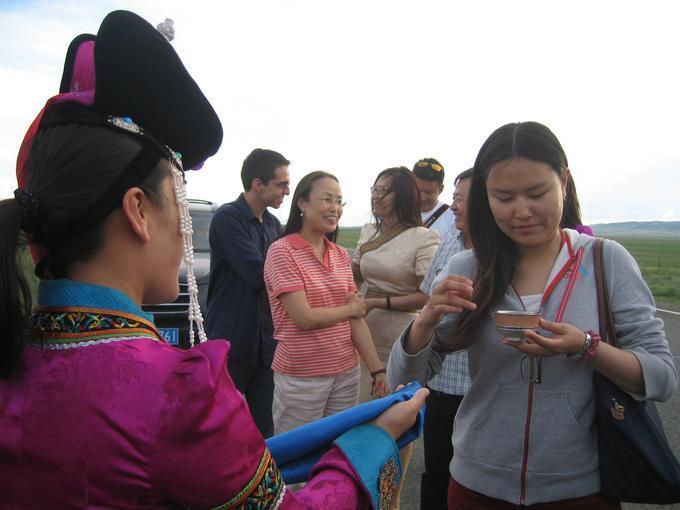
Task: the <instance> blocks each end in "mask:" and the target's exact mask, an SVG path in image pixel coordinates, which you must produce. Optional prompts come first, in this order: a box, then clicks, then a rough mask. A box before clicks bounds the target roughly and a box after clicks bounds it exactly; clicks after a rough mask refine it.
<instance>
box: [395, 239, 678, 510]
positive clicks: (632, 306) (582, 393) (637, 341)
mask: <svg viewBox="0 0 680 510" xmlns="http://www.w3.org/2000/svg"><path fill="white" fill-rule="evenodd" d="M565 232H566V233H567V235H568V236H569V240H570V241H571V243H570V244H571V246H572V249H573V251H574V252H576V251H577V250H578V249H579V248H580V247H584V255H583V259H582V262H581V264H580V267H579V270H578V275H577V277H576V280H575V284H574V288H573V291H572V294H571V297H570V299H569V300H568V302H567V306H566V311H565V313H564V316H563V319H562V322H565V323H568V324H572V325H574V326H576V327H578V328H579V329H582V330H584V331H586V330H593V331H600V330H601V329H602V328H600V325H599V321H598V314H597V292H596V285H595V277H594V268H593V252H592V248H593V246H594V238H592V237H590V236H587V235H582V234H578V233H577V232H575V231H572V230H566V229H565ZM568 244H569V243H565V244H563V246H562V250H561V251H560V254H559V255H558V257H557V259H556V262H555V265H554V266H553V269H552V272H551V275H550V277H549V278H548V282H552V281H553V280H554V278H555V276H557V275H558V274H559V272H560V270H561V269H562V268H563V266H564V265H565V263H566V261H567V260H568V258H569V252H568ZM603 250H604V272H605V275H606V279H607V285H608V291H609V296H610V300H611V307H612V311H613V314H614V322H615V326H616V331H617V338H618V341H619V344H620V346H621V348H623V349H626V350H628V351H630V352H632V353H633V354H634V355H635V356H636V357H637V358H638V360H639V361H640V365H641V366H642V372H643V375H644V380H645V393H644V394H643V395H633V396H634V397H635V398H637V399H639V400H642V399H652V400H659V401H662V400H666V399H668V398H669V397H670V396H671V395H672V394H673V391H674V390H675V388H676V386H677V372H676V370H675V365H674V364H673V358H672V355H671V352H670V349H669V346H668V342H667V341H666V338H665V334H664V329H663V321H662V320H661V319H658V318H656V317H654V310H655V307H654V300H653V298H652V296H651V293H650V292H649V289H648V288H647V285H646V284H645V282H644V281H643V279H642V277H641V275H640V270H639V268H638V266H637V264H636V262H635V260H634V259H633V258H632V257H631V255H630V254H629V253H628V252H627V251H626V250H625V249H624V248H623V247H622V246H621V245H619V244H618V243H616V242H614V241H607V242H605V245H604V248H603ZM476 269H477V263H476V259H475V256H474V253H473V252H472V251H470V250H468V251H465V252H461V253H459V254H457V255H455V256H454V257H453V258H452V259H451V260H450V262H449V264H448V267H447V269H446V270H444V271H442V273H443V274H442V275H440V279H443V278H445V277H446V276H447V275H462V276H466V277H468V278H470V279H472V280H474V278H475V274H476ZM557 281H558V283H557V286H556V287H554V291H553V292H552V293H550V295H549V297H548V298H547V301H545V302H544V304H543V306H542V309H541V312H542V315H543V317H544V318H545V319H547V320H551V321H554V320H555V318H556V315H557V309H558V308H559V306H560V302H561V300H562V297H563V295H564V291H565V289H566V287H567V283H568V278H567V276H565V277H562V278H559V279H558V280H557ZM496 309H498V310H523V305H522V303H521V301H520V299H519V298H518V297H517V296H516V294H515V293H514V292H513V291H512V289H508V291H507V292H506V293H505V296H504V297H503V299H502V301H501V302H500V303H499V304H498V305H497V307H496ZM456 321H457V316H456V315H448V316H446V317H445V318H444V319H443V320H442V321H441V322H440V324H439V326H437V328H436V329H435V332H434V335H435V336H437V335H439V336H441V337H443V338H446V337H447V331H448V332H450V330H451V329H452V328H455V326H456ZM409 330H410V325H409V326H408V327H407V328H406V330H405V331H404V333H403V334H402V336H401V337H400V338H399V340H398V341H397V342H395V344H394V347H393V348H392V353H391V355H390V359H389V363H388V382H389V384H390V387H392V388H394V387H396V385H397V384H400V383H407V382H409V381H413V380H418V381H420V382H421V383H424V382H426V381H428V380H429V379H430V378H431V377H432V376H433V375H435V374H436V373H438V372H439V370H440V369H441V364H442V361H443V355H442V354H441V353H438V352H436V351H434V350H433V349H431V345H432V342H430V344H428V346H426V347H425V348H424V349H423V350H422V351H420V352H418V353H416V354H413V355H409V354H407V353H406V352H405V351H404V349H403V342H404V339H405V336H406V335H407V334H408V331H409ZM480 332H481V334H480V336H479V338H477V339H476V340H475V341H474V342H473V343H472V345H471V346H470V347H469V348H468V357H469V368H470V377H471V380H472V385H471V387H470V391H469V392H468V394H467V395H466V396H465V399H464V400H463V403H462V404H461V406H460V408H459V410H458V413H457V414H456V418H455V423H454V432H453V446H454V452H455V454H454V456H453V459H452V461H451V465H450V471H451V476H452V477H453V478H454V479H455V480H456V481H457V482H458V483H460V484H462V485H463V486H465V487H467V488H468V489H472V490H473V491H476V492H479V493H482V494H485V495H487V496H490V497H493V498H497V499H502V500H505V501H509V502H511V503H513V504H524V505H532V504H535V503H541V502H548V501H556V500H561V499H567V498H576V497H581V496H586V495H588V494H593V493H597V492H599V490H600V475H599V470H598V454H597V438H596V431H595V424H594V418H595V401H594V391H593V379H592V376H593V370H592V368H590V366H589V365H588V364H587V363H585V364H575V363H573V362H572V361H570V360H568V359H567V358H566V356H555V357H545V358H543V359H542V381H541V384H535V383H534V382H531V381H530V380H528V379H529V378H528V377H527V363H528V360H526V359H525V360H524V361H523V360H522V358H523V356H524V355H523V354H522V353H520V352H518V351H516V350H515V349H513V348H512V347H509V346H506V345H504V344H503V343H501V341H500V339H501V337H500V335H499V333H498V332H497V331H496V329H495V328H494V324H493V319H492V317H488V318H487V320H486V321H485V323H484V324H483V326H482V328H481V330H480ZM542 333H543V334H545V333H546V332H542Z"/></svg>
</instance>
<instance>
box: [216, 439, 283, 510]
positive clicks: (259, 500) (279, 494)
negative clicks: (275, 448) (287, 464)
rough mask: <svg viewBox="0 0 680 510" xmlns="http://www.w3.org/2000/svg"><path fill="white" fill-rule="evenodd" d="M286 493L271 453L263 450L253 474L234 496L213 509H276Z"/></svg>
mask: <svg viewBox="0 0 680 510" xmlns="http://www.w3.org/2000/svg"><path fill="white" fill-rule="evenodd" d="M285 494H286V485H285V484H284V483H283V478H281V472H280V471H279V468H277V467H276V463H275V462H274V459H273V458H272V454H271V453H269V450H268V449H265V450H264V453H263V454H262V459H261V460H260V465H259V466H258V467H257V470H256V471H255V474H254V475H253V477H252V478H251V479H250V481H249V482H248V483H247V484H246V486H245V487H244V488H243V489H241V490H240V491H239V493H238V494H236V496H234V497H233V498H231V499H230V500H229V501H227V502H226V503H225V504H224V505H220V506H218V507H215V508H214V509H213V510H235V509H243V510H246V509H247V510H276V509H277V508H278V507H279V506H280V505H281V502H282V501H283V497H284V496H285Z"/></svg>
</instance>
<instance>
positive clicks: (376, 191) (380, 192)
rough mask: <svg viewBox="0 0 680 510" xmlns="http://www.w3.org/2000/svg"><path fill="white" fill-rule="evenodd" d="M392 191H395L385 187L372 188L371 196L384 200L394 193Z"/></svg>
mask: <svg viewBox="0 0 680 510" xmlns="http://www.w3.org/2000/svg"><path fill="white" fill-rule="evenodd" d="M392 191H394V190H393V189H392V188H386V187H385V186H371V195H375V196H377V197H378V198H382V197H384V196H385V195H387V194H389V193H392Z"/></svg>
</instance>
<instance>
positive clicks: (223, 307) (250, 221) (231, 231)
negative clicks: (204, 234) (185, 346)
mask: <svg viewBox="0 0 680 510" xmlns="http://www.w3.org/2000/svg"><path fill="white" fill-rule="evenodd" d="M280 235H281V223H280V222H279V220H278V219H276V217H274V215H272V214H271V213H270V212H269V211H267V210H266V209H265V211H264V214H263V217H262V222H260V220H259V219H258V218H257V217H256V216H255V215H254V214H253V212H252V210H251V209H250V206H249V205H248V203H247V202H246V199H245V196H244V195H243V194H241V195H240V196H239V197H238V199H236V200H235V201H234V202H230V203H228V204H224V205H222V206H220V207H219V208H218V209H217V211H215V215H214V216H213V219H212V222H211V223H210V237H209V239H210V283H209V285H208V306H207V308H208V310H207V314H206V321H205V329H206V333H207V334H208V337H209V338H211V339H215V338H223V339H226V340H229V341H230V342H231V353H230V355H229V357H230V359H231V358H233V359H235V360H238V361H240V362H243V363H248V364H249V365H252V366H253V367H256V366H258V365H259V364H261V363H264V364H265V365H266V366H269V365H270V364H271V360H272V357H273V356H274V349H275V344H274V338H273V327H272V319H271V311H270V309H269V300H268V298H267V291H266V290H265V287H264V278H263V271H264V259H265V256H266V254H267V250H268V249H269V246H270V245H271V244H272V243H273V242H274V241H275V240H276V239H277V238H278V237H279V236H280Z"/></svg>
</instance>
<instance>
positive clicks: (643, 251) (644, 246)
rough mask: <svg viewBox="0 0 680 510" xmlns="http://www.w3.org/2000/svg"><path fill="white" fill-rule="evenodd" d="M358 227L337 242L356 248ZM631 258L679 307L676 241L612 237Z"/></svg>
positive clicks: (658, 294)
mask: <svg viewBox="0 0 680 510" xmlns="http://www.w3.org/2000/svg"><path fill="white" fill-rule="evenodd" d="M360 231H361V228H360V227H340V233H339V234H338V244H340V245H341V246H344V247H345V248H350V249H353V248H356V245H357V239H359V232H360ZM613 239H615V240H616V241H618V242H619V243H621V244H622V245H623V246H625V248H626V249H627V250H628V251H629V252H630V253H631V255H633V257H635V260H637V263H638V265H639V266H640V269H641V270H642V275H643V276H644V278H645V281H646V282H647V285H649V288H650V289H651V290H652V293H653V294H654V298H655V299H656V301H657V302H658V303H659V305H660V306H661V307H663V306H668V305H673V306H674V307H676V308H677V307H678V306H680V240H679V239H654V238H648V239H646V238H641V237H636V238H626V237H620V238H619V237H616V238H613Z"/></svg>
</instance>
